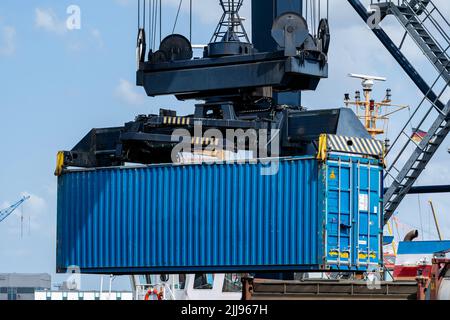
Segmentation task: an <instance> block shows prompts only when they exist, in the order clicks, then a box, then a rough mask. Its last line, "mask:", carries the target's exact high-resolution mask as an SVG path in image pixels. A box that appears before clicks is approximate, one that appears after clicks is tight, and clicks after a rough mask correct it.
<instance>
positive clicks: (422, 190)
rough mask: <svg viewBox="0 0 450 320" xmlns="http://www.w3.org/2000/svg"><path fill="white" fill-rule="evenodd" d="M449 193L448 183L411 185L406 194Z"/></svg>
mask: <svg viewBox="0 0 450 320" xmlns="http://www.w3.org/2000/svg"><path fill="white" fill-rule="evenodd" d="M431 193H450V185H447V186H418V187H412V188H411V190H409V192H408V194H431Z"/></svg>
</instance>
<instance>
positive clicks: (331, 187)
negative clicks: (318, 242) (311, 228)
mask: <svg viewBox="0 0 450 320" xmlns="http://www.w3.org/2000/svg"><path fill="white" fill-rule="evenodd" d="M325 174H326V179H325V180H326V188H325V189H326V190H325V198H324V199H325V221H326V226H325V230H326V237H325V241H326V261H327V265H330V266H331V267H332V268H338V269H349V268H350V267H351V266H352V261H351V257H352V247H353V237H354V235H353V233H352V232H351V231H352V211H353V210H352V201H351V198H352V179H351V175H352V163H351V162H350V161H341V160H338V161H331V160H330V161H328V163H327V166H325Z"/></svg>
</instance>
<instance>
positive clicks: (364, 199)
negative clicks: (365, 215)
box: [358, 194, 369, 211]
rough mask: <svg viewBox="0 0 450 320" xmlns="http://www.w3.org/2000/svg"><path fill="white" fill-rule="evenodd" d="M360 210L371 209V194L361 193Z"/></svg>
mask: <svg viewBox="0 0 450 320" xmlns="http://www.w3.org/2000/svg"><path fill="white" fill-rule="evenodd" d="M358 207H359V211H368V210H369V196H368V195H367V194H360V195H359V205H358Z"/></svg>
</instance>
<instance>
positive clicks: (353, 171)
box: [323, 157, 382, 271]
mask: <svg viewBox="0 0 450 320" xmlns="http://www.w3.org/2000/svg"><path fill="white" fill-rule="evenodd" d="M323 170H324V171H323V174H324V175H325V177H326V178H325V179H324V180H325V190H324V192H325V197H324V199H325V200H324V201H325V203H324V207H325V223H326V225H325V239H324V240H325V247H326V264H327V265H328V266H330V268H331V269H337V270H354V271H357V270H367V269H368V268H369V267H372V266H377V265H378V264H379V258H380V257H379V255H380V228H381V227H380V225H381V220H380V219H381V208H382V206H381V199H382V194H381V192H382V188H381V169H380V167H379V166H378V165H377V164H375V163H372V164H371V163H370V162H369V161H368V160H365V159H361V158H348V157H343V158H336V160H329V161H328V162H327V165H326V166H324V169H323Z"/></svg>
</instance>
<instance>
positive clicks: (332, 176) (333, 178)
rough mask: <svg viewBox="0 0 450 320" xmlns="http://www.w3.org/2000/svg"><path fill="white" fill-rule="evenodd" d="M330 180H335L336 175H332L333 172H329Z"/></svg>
mask: <svg viewBox="0 0 450 320" xmlns="http://www.w3.org/2000/svg"><path fill="white" fill-rule="evenodd" d="M330 179H331V180H336V174H335V173H334V170H331V174H330Z"/></svg>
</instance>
